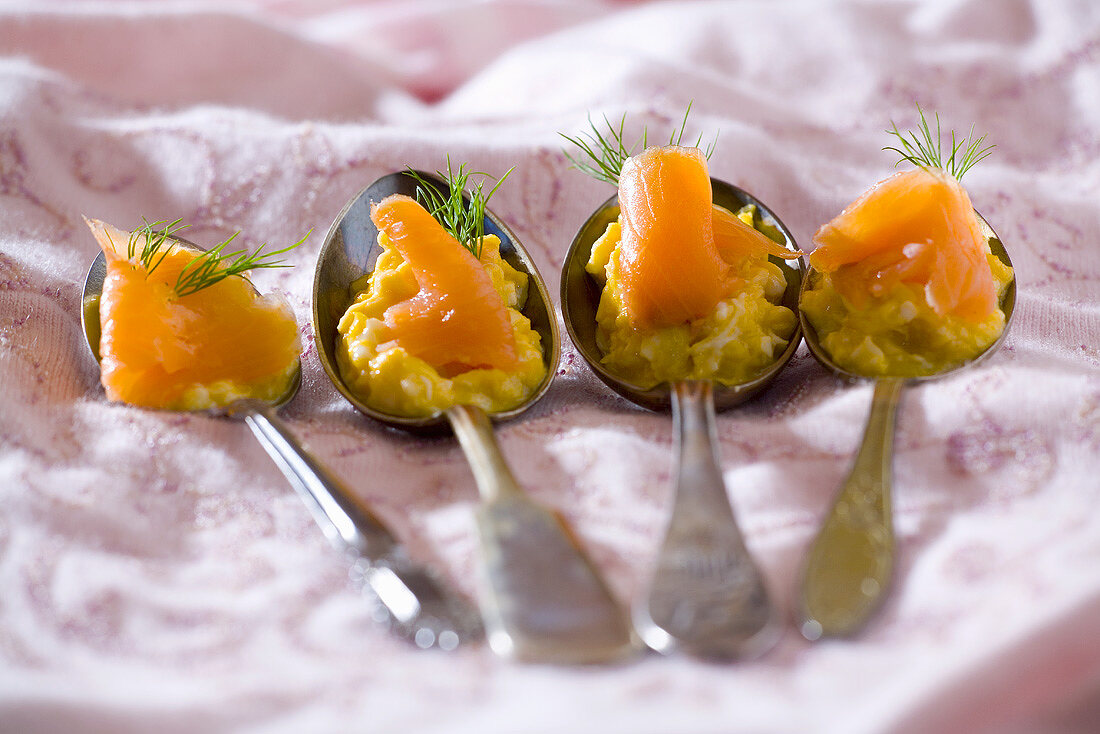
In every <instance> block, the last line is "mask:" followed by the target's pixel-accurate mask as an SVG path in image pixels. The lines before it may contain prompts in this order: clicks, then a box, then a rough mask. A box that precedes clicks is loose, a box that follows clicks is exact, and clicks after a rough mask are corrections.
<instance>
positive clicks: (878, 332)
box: [800, 241, 1013, 377]
mask: <svg viewBox="0 0 1100 734" xmlns="http://www.w3.org/2000/svg"><path fill="white" fill-rule="evenodd" d="M988 249H989V243H988V241H987V242H986V250H987V252H986V261H987V262H988V263H989V267H990V269H991V270H992V273H993V281H994V283H995V284H996V286H997V301H998V303H1000V302H1001V300H1002V299H1003V298H1004V294H1005V289H1006V288H1008V285H1009V283H1011V282H1012V279H1013V273H1012V268H1010V267H1008V266H1007V265H1005V264H1004V263H1003V262H1001V260H1000V259H999V258H997V257H996V256H995V255H993V254H992V253H990V252H988ZM800 306H801V308H802V311H803V313H805V314H806V318H807V319H808V320H809V322H810V324H811V325H812V326H813V327H814V330H815V331H817V335H818V339H819V340H820V342H821V345H822V347H824V348H825V350H826V351H827V352H828V353H829V355H830V356H831V357H832V359H833V361H834V362H836V364H837V365H839V366H840V367H842V368H844V369H845V370H847V371H849V372H853V373H855V374H859V375H866V376H868V377H872V376H873V377H886V376H892V377H918V376H922V375H931V374H935V373H937V372H941V371H943V370H945V369H950V368H952V367H956V366H958V365H960V364H962V363H964V362H966V361H967V360H970V359H973V358H974V357H976V356H977V355H979V354H981V353H982V352H983V351H985V349H986V348H987V347H988V346H989V345H990V344H992V343H993V342H994V341H996V339H997V337H998V336H1000V334H1001V332H1002V331H1004V327H1005V314H1004V312H1003V311H1002V310H1001V309H1000V308H996V309H994V310H993V312H992V313H990V314H989V316H987V317H986V318H985V320H984V321H981V322H978V323H975V322H972V321H967V320H966V319H962V318H959V317H957V316H953V315H951V314H945V315H943V316H941V315H939V314H937V313H936V312H935V311H933V310H932V307H931V306H929V305H928V301H927V300H926V298H925V296H924V292H923V288H922V287H920V286H916V285H910V284H906V283H899V284H897V285H895V286H894V287H893V288H892V289H891V290H890V292H889V293H887V294H885V295H883V296H874V295H868V301H867V303H866V304H865V305H864V306H863V307H862V308H857V307H856V306H854V305H853V304H852V303H851V302H850V301H849V300H848V299H847V298H845V297H844V296H842V295H841V294H840V293H839V292H838V291H837V289H836V287H835V286H834V285H833V282H832V278H831V277H830V275H829V274H828V273H821V272H818V271H811V275H810V282H809V283H808V285H807V288H806V291H805V293H803V294H802V299H801V303H800Z"/></svg>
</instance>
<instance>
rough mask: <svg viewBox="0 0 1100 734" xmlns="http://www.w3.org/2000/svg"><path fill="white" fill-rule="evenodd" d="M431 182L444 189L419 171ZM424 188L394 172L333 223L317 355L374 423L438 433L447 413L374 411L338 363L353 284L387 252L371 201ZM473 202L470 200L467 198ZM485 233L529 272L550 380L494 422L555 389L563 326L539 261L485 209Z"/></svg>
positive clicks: (325, 255) (316, 317) (323, 270)
mask: <svg viewBox="0 0 1100 734" xmlns="http://www.w3.org/2000/svg"><path fill="white" fill-rule="evenodd" d="M417 174H418V175H419V176H420V177H421V178H422V179H423V180H425V181H430V182H433V183H435V184H436V185H437V186H443V185H444V184H443V182H442V181H441V180H440V179H439V178H438V177H437V176H434V175H432V174H429V173H426V172H424V171H418V172H417ZM418 185H419V184H418V183H417V181H416V179H414V178H413V177H412V176H410V175H408V174H406V173H391V174H388V175H386V176H383V177H381V178H380V179H378V180H377V181H375V182H374V183H372V184H371V185H370V186H368V187H367V188H365V189H363V190H362V191H360V192H359V193H358V194H357V195H356V196H355V197H353V198H352V199H351V201H349V202H348V203H347V205H346V206H345V207H344V209H343V210H342V211H341V212H340V213H339V214H338V215H337V217H336V221H335V222H333V225H332V228H331V229H330V230H329V233H328V236H327V237H326V238H325V242H324V244H323V245H322V246H321V252H320V255H318V258H317V270H316V272H315V274H314V279H313V328H314V335H315V341H316V345H317V354H318V356H319V357H320V360H321V365H322V366H323V367H324V369H325V373H326V374H328V376H329V379H330V380H332V384H333V385H334V386H335V387H336V389H337V390H338V391H339V392H340V394H341V395H343V396H344V398H346V399H347V401H348V402H349V403H351V404H352V405H353V406H355V408H356V409H357V410H359V411H360V412H361V413H364V414H365V415H367V416H369V417H371V418H373V419H374V420H376V421H378V422H380V423H384V424H386V425H388V426H392V427H394V428H400V429H402V430H404V431H408V432H410V433H416V434H426V435H438V434H444V433H446V432H447V431H448V430H449V427H450V423H449V420H448V418H447V415H446V413H443V412H441V413H437V414H435V415H430V416H425V417H417V418H410V417H408V416H403V415H398V414H394V413H387V412H383V411H381V410H377V409H376V408H373V407H371V406H370V405H368V404H367V402H366V401H365V400H363V399H362V398H361V397H359V395H357V394H356V393H355V392H353V391H352V390H351V389H350V388H349V387H348V385H347V383H345V382H344V378H343V376H342V375H341V374H340V368H339V364H338V362H337V359H336V345H337V342H338V340H339V334H338V332H337V326H338V325H339V323H340V319H341V317H343V315H344V312H345V311H347V308H348V305H350V303H351V301H352V299H353V298H354V296H355V293H353V292H352V291H353V283H355V282H356V281H357V280H359V279H360V278H362V277H363V276H364V275H367V274H369V273H371V272H372V271H373V270H374V266H375V263H376V261H377V260H378V256H379V255H380V254H381V252H382V248H381V247H380V246H379V245H378V228H377V227H375V226H374V222H372V221H371V218H370V208H371V202H375V203H377V202H379V201H381V200H382V199H384V198H385V197H387V196H389V195H391V194H403V195H405V196H409V197H412V198H416V189H417V186H418ZM467 201H468V200H467ZM485 234H487V235H490V234H493V235H496V236H497V237H499V238H500V255H501V257H502V258H504V260H505V261H506V262H507V263H508V264H509V265H511V266H512V267H513V268H515V269H516V270H519V271H520V272H523V273H527V274H528V276H530V277H529V279H528V283H529V286H528V288H529V295H528V297H527V302H526V303H525V304H524V305H523V307H522V308H521V309H520V311H521V313H523V315H524V316H526V317H527V318H528V319H530V321H531V327H532V328H533V329H534V330H535V331H536V332H537V333H538V335H539V339H540V342H541V344H542V347H543V364H544V365H545V366H546V376H545V377H543V379H542V381H541V382H540V383H539V385H538V386H537V387H536V388H535V390H534V392H532V394H531V395H530V396H529V397H528V398H527V399H526V400H525V401H523V403H521V404H519V405H517V406H516V407H514V408H510V409H508V410H502V411H498V412H495V413H493V414H492V417H493V419H494V420H497V421H504V420H508V419H511V418H515V417H516V416H518V415H520V414H521V413H523V412H524V411H525V410H527V409H528V408H530V407H531V406H532V405H534V404H535V403H536V402H538V401H539V399H540V398H542V396H543V395H544V394H546V391H547V390H548V389H549V388H550V383H551V382H552V380H553V378H554V373H555V372H556V371H557V366H558V361H559V359H560V346H559V343H560V335H559V334H558V323H557V320H556V319H555V318H554V312H553V309H552V307H551V306H550V296H549V294H548V293H547V291H546V286H545V284H544V283H543V280H542V278H541V277H540V276H539V275H538V269H537V268H536V267H535V262H534V260H532V259H531V256H530V255H528V254H527V251H526V250H524V249H523V247H522V246H520V245H519V244H518V243H519V240H518V239H517V238H516V236H515V235H514V234H512V231H511V230H510V229H508V227H507V226H506V225H505V224H504V222H502V221H501V220H500V219H498V218H497V217H496V216H495V215H494V214H493V213H492V212H490V211H489V210H488V209H486V211H485Z"/></svg>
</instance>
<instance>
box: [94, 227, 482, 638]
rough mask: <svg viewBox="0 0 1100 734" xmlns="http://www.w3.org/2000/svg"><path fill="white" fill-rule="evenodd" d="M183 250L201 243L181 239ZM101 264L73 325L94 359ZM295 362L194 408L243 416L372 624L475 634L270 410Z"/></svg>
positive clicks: (454, 600) (456, 600) (283, 400)
mask: <svg viewBox="0 0 1100 734" xmlns="http://www.w3.org/2000/svg"><path fill="white" fill-rule="evenodd" d="M172 239H173V240H175V241H176V242H178V243H179V244H180V245H183V246H184V247H188V248H190V249H193V250H196V251H202V249H203V248H201V247H200V246H198V245H196V244H195V243H193V242H190V241H188V240H185V239H183V238H181V237H176V236H173V237H172ZM106 276H107V261H106V258H105V257H104V256H103V253H102V252H101V253H99V254H98V255H97V256H96V258H95V259H94V260H93V261H92V264H91V267H90V268H89V269H88V276H87V277H86V278H85V280H84V291H83V294H82V296H81V301H82V304H83V308H82V310H81V314H80V322H81V325H82V326H83V328H84V335H85V337H87V339H88V347H89V348H90V349H91V351H92V356H94V357H95V359H96V361H99V359H100V354H99V342H100V322H99V299H100V297H101V295H102V293H103V281H104V279H105V278H106ZM301 383H302V372H301V363H300V362H299V364H298V365H297V367H296V369H295V370H294V375H293V377H292V378H291V380H290V382H289V384H288V385H287V389H286V392H284V393H283V394H282V395H281V396H280V397H279V398H277V399H276V400H273V401H271V402H265V401H262V400H253V399H242V400H237V401H234V402H233V403H230V404H229V405H228V406H225V407H223V408H211V409H210V410H205V411H195V412H198V413H205V414H208V415H214V416H229V417H233V418H237V419H239V420H243V421H244V422H245V423H246V424H247V425H248V427H249V428H250V429H251V430H252V433H253V435H255V437H256V439H257V440H258V441H259V442H260V445H262V446H263V448H264V450H265V451H267V453H268V455H269V456H270V457H271V459H272V460H273V461H274V462H275V464H276V466H278V467H279V470H280V471H281V472H282V473H283V476H285V477H286V479H287V481H288V482H290V485H291V486H292V487H293V488H294V490H295V492H297V494H298V496H299V497H301V499H302V501H303V502H304V503H305V505H306V508H307V509H308V510H309V513H310V514H311V515H312V516H313V519H314V520H315V521H316V522H317V524H318V525H319V526H320V527H321V530H322V531H323V532H324V534H325V537H327V538H328V539H329V542H331V543H332V544H333V545H334V546H335V547H336V548H338V549H340V550H343V551H344V552H345V553H346V554H347V555H348V556H349V557H350V558H352V559H354V565H353V568H352V575H353V577H354V578H356V579H357V580H359V581H361V582H362V583H363V585H364V586H365V587H366V588H368V589H370V590H371V591H372V592H373V595H374V597H375V599H376V600H377V602H378V606H377V607H376V609H375V614H374V617H375V619H376V621H378V622H379V623H381V624H384V625H386V626H387V627H388V628H389V629H390V630H391V631H393V632H394V633H395V634H397V635H398V636H400V637H402V638H403V639H406V640H409V641H411V642H412V643H414V644H415V645H416V646H417V647H420V648H432V647H436V648H439V649H443V650H453V649H454V648H455V647H457V646H458V645H459V644H460V643H462V642H466V641H468V640H470V639H474V638H477V637H478V636H480V634H481V627H480V624H479V623H478V621H477V618H476V615H475V614H474V613H473V610H472V609H470V608H469V605H468V604H467V603H466V602H465V601H464V600H463V599H462V598H461V597H458V596H456V595H455V594H453V593H451V592H449V591H447V590H446V589H445V588H444V587H443V585H442V583H441V581H440V580H439V579H438V577H436V575H435V574H434V573H432V572H431V571H430V570H428V569H427V568H425V567H424V566H421V565H419V564H417V563H415V562H413V561H412V560H411V559H410V558H409V556H408V554H407V553H406V551H405V550H404V548H402V547H401V545H400V544H399V543H398V541H397V540H396V539H395V538H394V536H393V534H392V533H391V532H390V531H389V529H387V528H386V526H385V525H383V524H382V522H381V520H379V519H378V518H377V517H376V516H375V515H374V514H373V513H371V512H370V510H369V509H367V508H366V507H365V506H364V505H363V504H362V503H360V502H359V501H358V500H357V499H356V497H355V495H354V494H353V493H352V492H350V491H349V490H348V489H347V488H345V487H344V485H343V484H342V483H341V482H340V480H338V479H337V478H336V477H334V476H333V475H332V474H330V473H329V472H328V471H326V470H325V469H324V467H322V466H321V465H320V463H318V461H317V460H316V459H315V458H313V457H312V456H311V455H310V454H309V453H308V452H307V451H306V450H305V448H304V447H303V446H302V444H300V443H299V442H298V440H297V439H296V438H294V436H293V434H292V433H291V432H290V430H289V428H288V427H287V425H286V424H285V423H284V422H283V421H282V420H280V419H279V417H278V416H277V415H276V410H277V409H278V408H280V407H282V406H283V405H286V404H287V403H288V402H289V401H290V400H291V398H293V397H294V396H295V395H296V394H297V393H298V388H299V387H300V386H301Z"/></svg>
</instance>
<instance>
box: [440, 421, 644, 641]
mask: <svg viewBox="0 0 1100 734" xmlns="http://www.w3.org/2000/svg"><path fill="white" fill-rule="evenodd" d="M447 418H448V419H449V420H450V422H451V426H452V428H453V429H454V432H455V435H456V436H457V437H458V440H459V443H460V444H461V445H462V449H463V451H464V452H465V453H466V458H467V460H468V461H469V463H470V468H471V470H472V471H473V474H474V479H475V480H476V481H477V485H478V489H479V491H480V493H481V496H482V504H481V507H480V508H479V509H478V511H477V527H478V532H479V535H480V540H481V543H480V550H481V556H480V559H479V561H480V563H481V565H482V573H481V582H482V585H483V589H482V591H483V593H482V594H481V613H482V618H483V620H484V622H485V627H486V631H487V635H488V639H489V646H490V647H491V648H492V649H493V651H494V652H496V653H497V654H498V655H502V656H504V657H511V658H516V659H518V660H524V661H528V662H539V663H599V662H607V661H611V660H615V659H618V658H621V657H623V656H625V655H626V654H628V653H630V652H631V651H633V650H634V649H635V637H634V633H633V630H632V629H631V628H630V624H629V621H628V619H627V617H626V615H625V614H624V613H623V611H622V609H621V608H620V606H619V605H618V603H617V602H616V601H615V598H614V597H613V596H612V594H611V591H610V590H609V589H608V588H607V585H606V584H605V583H604V580H603V579H602V578H601V577H600V575H599V573H598V572H597V571H596V568H595V567H594V566H593V565H592V563H591V561H590V560H589V559H588V557H587V556H586V555H585V554H584V552H583V551H582V550H581V548H580V547H579V545H578V544H577V541H576V538H575V537H574V536H573V535H572V534H571V533H570V532H569V531H568V530H567V529H566V528H565V526H564V525H563V523H562V521H561V519H560V518H559V517H558V516H557V515H556V514H555V513H553V512H550V511H549V510H547V509H545V508H543V507H541V506H539V505H538V504H536V503H535V502H533V501H531V499H529V498H528V497H527V495H526V494H525V493H524V492H523V490H522V489H520V487H519V485H518V484H517V483H516V480H515V477H514V476H513V475H512V472H511V470H510V469H509V468H508V465H507V463H506V462H505V461H504V457H503V456H502V455H501V453H500V447H499V446H498V445H497V442H496V439H495V438H494V437H493V428H492V424H491V423H490V421H489V418H488V416H486V415H485V413H484V411H482V410H481V409H479V408H475V407H473V406H468V405H459V406H456V407H454V408H451V409H449V410H448V411H447Z"/></svg>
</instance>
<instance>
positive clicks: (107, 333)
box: [87, 220, 299, 409]
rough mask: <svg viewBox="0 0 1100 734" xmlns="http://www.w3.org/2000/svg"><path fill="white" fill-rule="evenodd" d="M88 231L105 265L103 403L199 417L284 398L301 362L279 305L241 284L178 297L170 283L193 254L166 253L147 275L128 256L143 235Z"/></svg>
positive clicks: (95, 226)
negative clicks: (235, 404) (242, 402)
mask: <svg viewBox="0 0 1100 734" xmlns="http://www.w3.org/2000/svg"><path fill="white" fill-rule="evenodd" d="M87 221H88V226H89V227H90V228H91V230H92V234H93V235H94V236H95V238H96V241H97V242H98V243H99V245H100V247H101V248H102V250H103V253H104V256H105V257H106V260H107V276H106V279H105V280H104V283H103V293H102V296H101V297H100V302H99V315H100V328H101V339H100V357H101V362H100V373H101V381H102V383H103V387H104V389H105V390H106V393H107V397H108V398H109V399H110V400H116V401H122V402H125V403H129V404H131V405H138V406H142V407H148V408H167V409H198V408H208V407H212V406H213V405H216V404H222V405H224V404H225V403H227V402H229V401H231V400H233V399H236V398H240V397H258V398H261V399H275V398H277V397H279V396H280V395H282V393H283V392H284V391H285V389H286V387H287V380H288V379H289V375H290V372H291V370H292V369H293V368H294V365H295V364H296V363H297V360H298V355H299V341H298V327H297V324H296V323H295V320H294V314H293V312H292V311H291V310H290V307H289V305H287V303H286V302H285V301H284V300H282V299H280V298H273V297H265V296H261V295H260V294H259V293H257V292H256V290H255V289H254V288H253V287H252V285H251V283H249V282H248V281H247V280H245V279H244V278H242V277H240V276H231V277H227V278H225V279H224V280H221V281H219V282H217V283H215V284H214V285H211V286H209V287H207V288H204V289H203V290H200V291H197V292H195V293H191V294H189V295H186V296H179V295H177V294H176V292H175V285H176V280H177V277H178V276H179V274H180V271H181V270H183V269H184V268H185V267H186V266H187V265H188V264H189V263H191V261H192V259H193V258H194V257H195V252H194V251H192V250H189V249H186V248H184V247H182V246H180V245H176V244H168V245H166V247H165V249H164V250H163V254H164V258H163V260H159V261H158V262H157V264H156V265H155V268H154V269H153V271H152V272H149V269H148V267H147V266H146V265H145V264H144V263H143V262H142V261H141V258H140V257H139V256H137V255H135V256H134V257H130V255H129V252H130V248H129V243H130V241H131V237H136V238H137V240H138V241H137V243H136V248H135V250H136V251H137V252H140V251H141V249H142V245H143V244H144V235H143V234H140V233H138V234H133V235H132V234H131V233H130V232H125V231H122V230H120V229H117V228H116V227H112V226H111V225H109V224H105V223H103V222H100V221H96V220H87ZM160 254H161V253H158V254H157V256H156V257H157V258H159V257H160ZM189 395H190V396H191V397H189ZM196 395H197V396H198V397H195V396H196ZM218 396H221V397H222V398H224V400H218ZM196 401H198V402H196ZM203 401H206V402H203Z"/></svg>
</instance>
